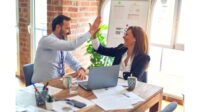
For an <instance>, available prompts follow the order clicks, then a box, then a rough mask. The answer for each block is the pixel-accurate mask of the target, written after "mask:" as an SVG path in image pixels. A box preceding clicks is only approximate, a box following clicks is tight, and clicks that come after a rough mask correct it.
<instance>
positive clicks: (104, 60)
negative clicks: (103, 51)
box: [86, 25, 114, 68]
mask: <svg viewBox="0 0 200 112" xmlns="http://www.w3.org/2000/svg"><path fill="white" fill-rule="evenodd" d="M99 28H100V31H99V32H97V34H96V37H97V38H98V40H99V42H100V43H101V44H102V45H103V46H106V38H105V37H104V36H103V34H102V33H101V31H102V30H108V26H107V25H100V27H99ZM86 52H87V53H86V54H87V55H88V54H89V55H91V58H90V62H91V65H90V66H89V68H90V67H101V66H111V65H112V63H113V60H114V58H112V57H108V56H103V55H100V54H98V53H96V52H95V51H94V49H93V46H92V42H91V39H90V40H88V41H87V44H86Z"/></svg>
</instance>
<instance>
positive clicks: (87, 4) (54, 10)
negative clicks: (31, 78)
mask: <svg viewBox="0 0 200 112" xmlns="http://www.w3.org/2000/svg"><path fill="white" fill-rule="evenodd" d="M100 1H101V0H47V22H48V24H47V26H48V31H47V32H48V34H49V33H51V21H52V20H53V18H54V17H55V16H56V15H58V14H64V15H66V16H69V17H71V18H72V24H71V28H72V29H71V31H72V34H71V35H70V36H69V40H72V39H74V38H76V37H77V36H78V35H81V34H83V33H85V32H87V31H88V30H89V25H88V23H89V22H90V23H92V22H93V20H94V19H95V17H96V15H97V14H98V9H99V3H100ZM29 4H30V0H19V38H20V39H19V41H20V43H19V44H20V45H19V46H20V77H21V78H23V72H22V66H23V65H24V64H26V63H30V62H31V48H30V47H31V46H30V44H31V39H30V34H29V33H28V29H27V26H28V25H29V23H30V5H29ZM72 53H73V54H74V55H75V56H76V57H77V59H78V60H79V61H80V62H81V64H82V65H83V66H84V67H87V66H88V65H89V64H90V61H89V59H90V58H89V56H85V55H84V54H85V48H84V45H83V46H81V47H80V48H78V49H76V50H75V51H73V52H72ZM67 70H69V69H67Z"/></svg>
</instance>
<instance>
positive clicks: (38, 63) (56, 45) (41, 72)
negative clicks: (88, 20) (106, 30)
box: [32, 32, 91, 82]
mask: <svg viewBox="0 0 200 112" xmlns="http://www.w3.org/2000/svg"><path fill="white" fill-rule="evenodd" d="M90 36H91V35H90V33H89V32H87V33H85V34H84V35H82V36H80V37H78V38H76V39H75V40H73V41H66V40H61V39H59V38H57V37H56V36H55V35H54V34H53V33H52V34H50V35H49V36H46V37H43V38H41V40H40V41H39V44H38V48H37V51H36V56H35V62H34V73H33V77H32V81H33V82H46V81H48V80H51V79H55V78H58V77H60V75H59V73H58V64H59V62H60V58H61V53H60V51H61V50H62V51H64V52H63V53H64V63H67V64H68V65H69V66H70V67H71V68H72V69H73V70H75V71H77V70H79V69H80V68H81V65H80V63H79V62H78V61H77V60H76V59H75V58H74V57H73V56H72V54H71V53H70V52H69V51H72V50H74V49H76V48H77V47H79V46H81V45H82V44H83V43H84V42H86V41H87V40H88V39H89V37H90Z"/></svg>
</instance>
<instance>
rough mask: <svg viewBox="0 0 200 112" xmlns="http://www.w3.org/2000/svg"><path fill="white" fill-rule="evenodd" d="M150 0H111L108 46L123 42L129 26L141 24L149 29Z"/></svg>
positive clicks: (145, 28)
mask: <svg viewBox="0 0 200 112" xmlns="http://www.w3.org/2000/svg"><path fill="white" fill-rule="evenodd" d="M149 5H150V1H149V0H111V8H110V19H109V28H108V36H107V37H108V38H107V46H108V47H116V46H117V45H119V44H120V43H123V42H124V41H123V35H124V32H125V31H126V29H127V28H128V26H140V27H142V28H143V29H144V30H145V31H146V30H147V21H148V12H149Z"/></svg>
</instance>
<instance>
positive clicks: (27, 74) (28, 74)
mask: <svg viewBox="0 0 200 112" xmlns="http://www.w3.org/2000/svg"><path fill="white" fill-rule="evenodd" d="M33 65H34V64H25V65H24V66H23V71H24V78H25V83H26V86H29V85H31V84H32V81H31V78H32V76H33Z"/></svg>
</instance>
